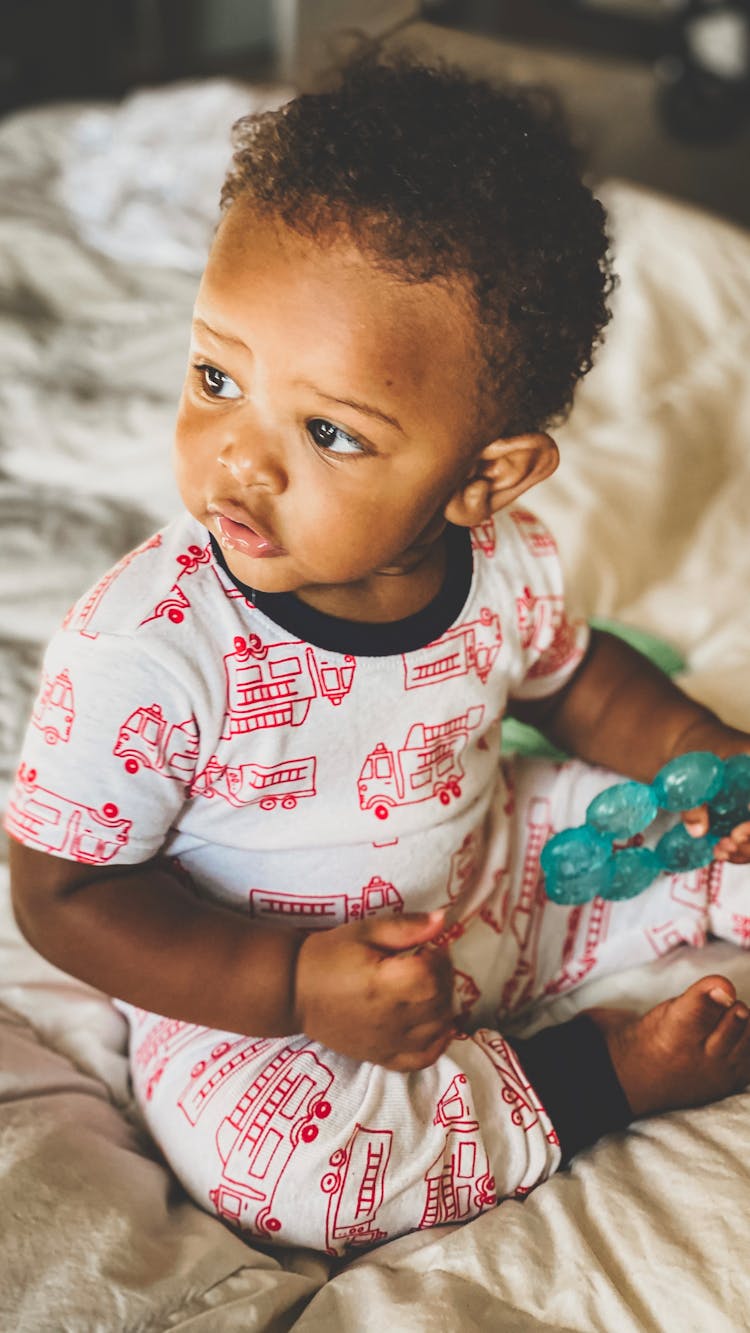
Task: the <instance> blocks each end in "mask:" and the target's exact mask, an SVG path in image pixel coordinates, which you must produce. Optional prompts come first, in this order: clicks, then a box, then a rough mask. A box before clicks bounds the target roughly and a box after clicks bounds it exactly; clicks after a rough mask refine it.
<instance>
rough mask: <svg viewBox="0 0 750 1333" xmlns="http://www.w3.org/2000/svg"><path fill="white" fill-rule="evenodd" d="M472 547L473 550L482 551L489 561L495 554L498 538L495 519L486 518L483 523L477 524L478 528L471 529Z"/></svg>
mask: <svg viewBox="0 0 750 1333" xmlns="http://www.w3.org/2000/svg"><path fill="white" fill-rule="evenodd" d="M471 545H472V548H473V550H475V551H481V552H482V555H486V556H487V558H488V559H489V557H490V556H493V555H494V554H495V548H496V546H497V537H496V534H495V521H494V519H491V518H486V519H485V520H484V522H483V523H477V525H476V527H474V528H471Z"/></svg>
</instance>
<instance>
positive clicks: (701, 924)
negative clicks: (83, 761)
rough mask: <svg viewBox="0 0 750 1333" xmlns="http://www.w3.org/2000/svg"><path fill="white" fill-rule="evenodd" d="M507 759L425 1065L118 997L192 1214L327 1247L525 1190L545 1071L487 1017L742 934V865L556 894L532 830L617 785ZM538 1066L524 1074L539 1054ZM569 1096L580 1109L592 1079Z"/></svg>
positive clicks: (541, 1136)
mask: <svg viewBox="0 0 750 1333" xmlns="http://www.w3.org/2000/svg"><path fill="white" fill-rule="evenodd" d="M505 763H506V768H507V775H508V781H509V784H510V787H511V791H512V792H513V793H514V796H515V801H514V809H513V811H512V813H511V814H510V815H507V814H506V815H503V818H505V819H508V818H509V819H510V820H511V824H512V841H511V851H510V855H509V857H508V864H507V865H503V866H497V868H496V869H495V871H494V876H493V883H494V887H493V890H492V892H491V894H490V895H489V896H488V898H487V899H486V900H485V902H484V905H483V906H482V908H481V910H480V911H479V912H478V914H475V915H474V917H473V918H472V919H471V920H470V921H468V922H462V923H460V924H457V925H456V926H455V927H454V929H453V931H452V938H451V958H452V961H453V963H454V968H455V1009H456V1011H457V1013H461V1014H462V1015H463V1026H464V1027H465V1028H466V1035H463V1036H461V1037H459V1038H457V1039H456V1040H454V1041H453V1042H451V1044H450V1045H449V1046H448V1048H447V1050H446V1051H445V1053H444V1054H443V1055H442V1056H441V1057H440V1058H439V1059H438V1060H437V1061H436V1063H435V1064H433V1065H432V1066H431V1067H430V1068H428V1069H423V1070H420V1071H418V1072H414V1073H408V1074H404V1073H396V1072H393V1071H389V1070H386V1069H383V1068H381V1067H380V1066H378V1065H372V1064H367V1063H358V1062H356V1061H354V1060H352V1059H349V1058H347V1057H345V1056H341V1055H338V1054H336V1053H335V1052H334V1051H331V1050H329V1049H327V1048H326V1047H324V1046H321V1045H319V1044H317V1043H315V1042H313V1041H310V1040H309V1039H308V1038H307V1037H306V1036H304V1035H300V1036H295V1037H278V1038H261V1039H259V1038H254V1037H251V1036H245V1035H241V1034H238V1033H230V1032H217V1031H213V1030H210V1029H208V1028H205V1027H197V1026H195V1025H192V1024H189V1023H185V1022H181V1021H178V1020H175V1019H169V1018H164V1017H161V1016H159V1015H156V1014H150V1013H145V1012H144V1011H143V1010H139V1009H135V1008H133V1007H131V1006H129V1005H126V1004H122V1003H120V1002H118V1005H119V1007H120V1008H121V1009H122V1010H123V1012H125V1013H126V1014H127V1015H128V1018H129V1020H130V1026H131V1068H132V1075H133V1085H134V1091H135V1095H136V1099H137V1102H138V1105H139V1107H140V1110H141V1112H142V1115H143V1118H144V1120H145V1122H146V1124H147V1126H148V1128H149V1130H150V1132H151V1134H152V1136H153V1138H154V1139H155V1140H156V1142H157V1143H158V1145H159V1146H160V1148H161V1149H162V1151H163V1153H164V1155H165V1157H166V1158H167V1160H168V1161H169V1163H170V1165H171V1166H172V1168H173V1169H174V1171H175V1173H176V1174H177V1176H178V1177H179V1179H180V1180H181V1182H182V1184H183V1185H184V1187H185V1188H186V1190H187V1191H188V1192H189V1194H190V1195H192V1197H193V1198H194V1199H195V1200H196V1201H197V1202H198V1203H199V1204H200V1205H201V1206H202V1207H204V1208H206V1209H208V1210H209V1211H211V1212H214V1213H216V1214H217V1215H218V1216H219V1217H220V1218H222V1219H223V1220H225V1221H226V1222H229V1223H231V1224H234V1225H236V1226H237V1227H238V1228H239V1229H241V1230H242V1231H244V1232H247V1233H249V1234H251V1235H253V1236H255V1237H259V1238H262V1239H264V1240H266V1241H276V1242H277V1243H283V1244H286V1245H303V1246H309V1247H312V1248H314V1249H318V1250H323V1251H326V1252H327V1253H329V1254H332V1255H335V1254H342V1253H345V1252H349V1251H350V1250H351V1248H352V1247H355V1246H358V1245H361V1246H367V1245H372V1244H375V1243H378V1242H381V1241H385V1240H386V1239H391V1238H393V1237H395V1236H397V1235H402V1234H403V1233H405V1232H408V1231H412V1230H415V1229H418V1228H422V1227H431V1226H436V1225H439V1224H441V1223H446V1222H457V1221H461V1220H466V1219H469V1218H471V1217H474V1216H476V1215H477V1214H478V1213H480V1212H482V1211H484V1210H485V1209H487V1208H490V1207H493V1206H494V1205H495V1204H496V1203H498V1202H499V1201H500V1200H502V1199H504V1198H508V1197H511V1196H515V1197H523V1196H524V1195H525V1194H526V1193H527V1192H528V1191H529V1190H530V1189H532V1188H533V1187H534V1186H535V1185H537V1184H539V1183H540V1182H541V1181H542V1180H544V1179H546V1178H547V1177H548V1176H549V1175H551V1174H552V1173H553V1172H554V1171H555V1170H556V1169H557V1167H558V1166H559V1164H560V1161H561V1153H560V1146H559V1142H558V1134H557V1132H556V1126H555V1124H553V1123H552V1120H551V1118H550V1115H549V1114H548V1110H547V1109H546V1108H545V1105H543V1102H542V1097H541V1096H540V1095H539V1091H538V1087H539V1083H540V1081H541V1080H540V1079H539V1078H538V1077H537V1075H535V1076H534V1078H535V1083H536V1086H532V1083H531V1081H530V1078H529V1077H528V1076H527V1073H526V1072H525V1071H524V1068H523V1066H522V1062H521V1059H519V1056H518V1054H517V1053H516V1050H515V1049H514V1047H515V1046H517V1047H518V1053H519V1054H520V1055H521V1057H522V1058H523V1051H524V1043H514V1045H511V1044H509V1042H508V1041H506V1040H504V1039H503V1037H502V1036H501V1034H500V1032H499V1031H498V1024H502V1023H503V1020H504V1018H505V1017H506V1016H508V1015H511V1014H514V1013H517V1012H518V1011H519V1010H521V1009H525V1008H527V1007H528V1006H529V1005H531V1004H533V1003H537V1004H538V1003H540V1002H543V1001H544V999H545V998H546V997H551V996H555V995H558V994H560V993H562V992H564V991H566V990H568V989H571V988H572V987H574V986H576V985H578V984H579V983H580V982H582V981H583V980H584V979H586V980H588V979H590V978H592V977H594V976H598V975H601V974H602V973H603V972H606V971H612V970H615V969H618V968H624V967H630V966H633V965H635V964H638V963H642V962H644V961H646V960H647V959H652V958H656V957H658V956H660V955H662V954H664V953H666V952H668V951H670V950H672V949H674V948H675V947H677V946H678V945H679V944H682V943H687V944H691V945H698V944H702V943H703V942H704V941H705V939H706V936H707V934H709V933H710V934H712V935H717V936H721V937H723V938H725V939H730V940H733V941H735V942H736V943H737V944H740V945H744V946H747V943H748V939H749V938H750V894H748V893H747V890H746V888H743V883H746V882H747V875H748V873H750V871H748V870H746V869H745V868H744V867H742V866H730V865H727V864H726V863H724V864H719V863H713V864H712V865H711V866H709V867H706V868H705V869H701V870H697V871H691V872H687V873H685V874H680V875H663V876H660V877H659V878H658V879H657V881H656V882H655V883H654V884H652V885H651V886H650V888H648V889H647V890H646V891H645V892H644V893H642V894H640V895H639V896H638V897H636V898H633V899H630V900H629V901H624V902H605V901H604V900H602V899H601V898H596V899H594V900H593V901H592V902H589V903H585V904H583V905H580V906H574V907H565V906H560V905H558V904H555V903H551V902H550V901H549V900H548V899H547V898H546V896H545V894H544V890H543V886H542V884H541V882H540V874H539V854H540V852H541V849H542V847H543V845H544V843H545V842H546V841H547V839H548V838H549V837H550V836H551V835H552V833H554V832H556V831H558V830H559V829H561V828H566V827H569V826H571V825H576V824H580V823H582V822H583V818H584V813H585V809H586V806H587V805H588V803H589V801H590V800H591V799H592V798H593V796H595V795H596V794H597V792H598V791H600V790H601V789H602V788H604V787H607V786H609V785H610V784H611V783H612V782H613V781H616V780H617V778H616V777H615V775H613V774H611V773H608V772H606V771H604V770H602V769H593V768H590V767H588V766H586V765H583V764H579V763H577V762H571V763H566V764H563V765H560V764H557V763H551V762H549V761H546V760H531V759H521V758H516V759H511V760H507V761H505ZM574 1021H577V1022H578V1023H581V1022H582V1023H584V1024H585V1023H587V1022H588V1020H586V1019H583V1020H580V1019H579V1020H574ZM566 1026H569V1025H566ZM555 1031H556V1033H558V1032H560V1033H562V1032H563V1031H564V1029H556V1030H555ZM549 1049H550V1053H551V1054H552V1056H553V1057H554V1045H553V1046H550V1048H549ZM533 1063H534V1067H535V1068H536V1069H537V1071H539V1067H540V1066H539V1057H538V1053H537V1059H536V1061H535V1062H533ZM580 1073H581V1071H580V1070H579V1072H578V1077H580ZM610 1076H611V1077H612V1078H613V1077H614V1076H613V1075H610ZM583 1077H584V1079H585V1078H586V1071H585V1070H584V1071H583ZM563 1081H565V1075H564V1073H563ZM567 1081H568V1082H569V1083H571V1082H572V1083H575V1082H576V1079H575V1078H573V1075H572V1074H571V1078H570V1079H568V1080H567ZM615 1081H616V1080H615ZM618 1087H619V1085H618ZM567 1095H568V1096H570V1091H568V1094H567ZM580 1095H581V1100H582V1102H585V1101H586V1099H587V1098H588V1095H589V1089H588V1087H586V1086H585V1085H584V1086H583V1087H582V1088H581V1093H580Z"/></svg>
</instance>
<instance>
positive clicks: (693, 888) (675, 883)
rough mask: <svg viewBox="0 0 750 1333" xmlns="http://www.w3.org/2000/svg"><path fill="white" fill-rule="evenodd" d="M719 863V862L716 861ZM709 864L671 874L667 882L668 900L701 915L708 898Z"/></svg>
mask: <svg viewBox="0 0 750 1333" xmlns="http://www.w3.org/2000/svg"><path fill="white" fill-rule="evenodd" d="M716 864H717V865H720V864H721V862H716ZM710 868H711V867H710V866H703V867H701V868H700V869H699V870H693V871H689V872H688V874H682V875H671V876H670V882H669V900H670V902H673V903H679V904H680V906H681V907H689V908H690V909H691V910H692V911H693V912H699V913H700V914H701V915H703V912H704V911H705V907H706V902H707V900H708V887H709V874H708V872H709V870H710Z"/></svg>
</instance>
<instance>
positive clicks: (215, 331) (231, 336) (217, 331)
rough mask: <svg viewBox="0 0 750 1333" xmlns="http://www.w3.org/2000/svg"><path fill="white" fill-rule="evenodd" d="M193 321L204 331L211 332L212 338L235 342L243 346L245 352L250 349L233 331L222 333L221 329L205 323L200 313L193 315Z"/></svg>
mask: <svg viewBox="0 0 750 1333" xmlns="http://www.w3.org/2000/svg"><path fill="white" fill-rule="evenodd" d="M193 323H194V324H197V325H199V326H200V328H202V329H205V330H206V333H211V334H212V335H213V337H214V338H221V340H222V342H225V343H236V344H237V346H238V347H244V349H245V351H246V352H247V351H249V350H250V349H249V348H248V345H247V343H244V342H243V341H242V339H241V338H236V337H235V336H234V334H233V333H224V332H223V331H222V330H221V329H212V328H211V325H210V324H207V323H206V321H205V319H201V317H200V315H196V316H195V319H194V320H193Z"/></svg>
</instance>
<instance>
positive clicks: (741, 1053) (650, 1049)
mask: <svg viewBox="0 0 750 1333" xmlns="http://www.w3.org/2000/svg"><path fill="white" fill-rule="evenodd" d="M587 1012H588V1014H589V1017H590V1018H592V1019H593V1020H594V1022H595V1023H596V1024H597V1026H598V1027H599V1028H601V1030H602V1032H603V1033H604V1035H605V1037H606V1041H607V1046H608V1048H609V1054H610V1058H611V1060H612V1064H613V1065H614V1068H615V1072H616V1074H617V1077H618V1078H619V1080H620V1083H621V1084H622V1087H623V1090H624V1092H625V1096H626V1097H627V1099H628V1101H629V1103H630V1108H631V1110H632V1112H633V1114H634V1115H636V1116H639V1115H651V1114H653V1113H654V1112H656V1111H669V1110H676V1109H678V1108H679V1107H683V1106H703V1105H704V1104H705V1103H706V1102H714V1101H718V1100H719V1099H720V1098H721V1097H727V1096H728V1095H729V1094H730V1093H732V1092H738V1091H739V1090H740V1088H743V1087H745V1086H746V1084H748V1083H750V1023H749V1022H748V1009H747V1007H746V1005H744V1004H742V1003H741V1001H738V1000H737V993H736V991H735V989H734V986H733V985H732V983H731V981H728V980H727V978H726V977H721V976H709V977H702V978H701V980H700V981H696V982H694V984H693V985H692V986H688V989H687V990H686V991H683V993H682V995H677V996H676V997H675V999H673V1000H666V1001H665V1002H664V1003H663V1004H657V1005H656V1006H655V1007H654V1008H653V1009H650V1010H649V1011H648V1013H646V1014H643V1016H642V1017H640V1018H639V1017H637V1016H636V1015H634V1014H631V1013H630V1012H628V1011H627V1010H622V1009H589V1010H588V1011H587Z"/></svg>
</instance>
